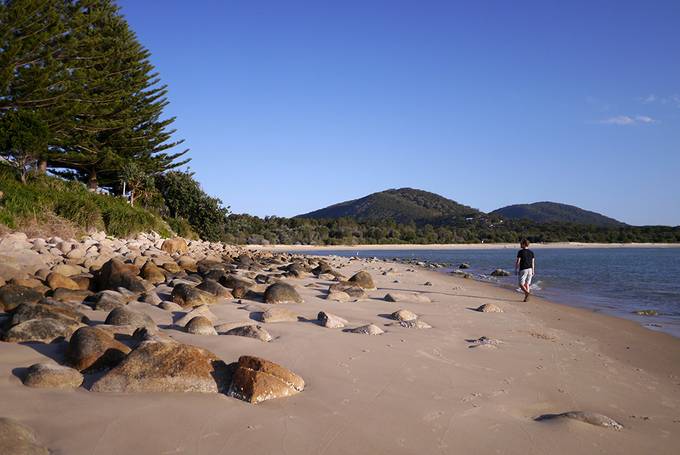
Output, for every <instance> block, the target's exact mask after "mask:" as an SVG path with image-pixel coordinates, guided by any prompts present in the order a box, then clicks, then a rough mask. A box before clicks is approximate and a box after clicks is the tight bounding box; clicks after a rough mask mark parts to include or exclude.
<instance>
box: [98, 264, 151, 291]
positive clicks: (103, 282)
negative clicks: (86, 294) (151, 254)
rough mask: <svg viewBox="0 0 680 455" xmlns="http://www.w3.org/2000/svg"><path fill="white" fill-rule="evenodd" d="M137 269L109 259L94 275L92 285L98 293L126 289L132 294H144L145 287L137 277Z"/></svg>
mask: <svg viewBox="0 0 680 455" xmlns="http://www.w3.org/2000/svg"><path fill="white" fill-rule="evenodd" d="M138 272H139V269H137V267H135V266H133V265H130V264H125V263H123V262H122V261H121V260H120V259H110V260H109V261H107V262H106V263H105V264H104V265H103V266H102V268H101V269H99V270H98V271H97V272H96V273H95V275H94V285H95V288H96V289H97V290H98V291H103V290H105V289H114V290H115V289H117V288H126V289H128V290H130V291H132V292H144V291H145V290H146V287H145V286H144V282H143V281H142V279H141V278H140V277H138V276H137V273H138Z"/></svg>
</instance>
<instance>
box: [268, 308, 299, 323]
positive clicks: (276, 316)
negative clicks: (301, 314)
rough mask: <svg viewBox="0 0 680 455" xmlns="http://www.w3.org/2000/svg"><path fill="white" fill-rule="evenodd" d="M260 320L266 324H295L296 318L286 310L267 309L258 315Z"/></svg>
mask: <svg viewBox="0 0 680 455" xmlns="http://www.w3.org/2000/svg"><path fill="white" fill-rule="evenodd" d="M260 320H261V321H262V322H266V323H272V322H296V321H297V320H298V316H297V314H296V313H294V312H293V311H291V310H289V309H288V308H269V309H268V310H267V311H265V312H264V313H262V315H260Z"/></svg>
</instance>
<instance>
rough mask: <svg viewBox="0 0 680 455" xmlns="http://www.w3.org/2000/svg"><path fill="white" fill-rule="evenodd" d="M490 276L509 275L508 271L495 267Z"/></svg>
mask: <svg viewBox="0 0 680 455" xmlns="http://www.w3.org/2000/svg"><path fill="white" fill-rule="evenodd" d="M491 276H510V272H508V271H507V270H503V269H496V270H494V271H493V272H491Z"/></svg>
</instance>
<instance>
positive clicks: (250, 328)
mask: <svg viewBox="0 0 680 455" xmlns="http://www.w3.org/2000/svg"><path fill="white" fill-rule="evenodd" d="M224 334H225V335H235V336H239V337H246V338H255V339H256V340H260V341H264V342H269V341H271V340H272V336H271V335H270V334H269V332H267V331H266V330H265V329H263V328H262V327H260V326H259V325H252V324H249V325H242V326H241V327H234V328H233V329H230V330H227V331H226V332H225V333H224Z"/></svg>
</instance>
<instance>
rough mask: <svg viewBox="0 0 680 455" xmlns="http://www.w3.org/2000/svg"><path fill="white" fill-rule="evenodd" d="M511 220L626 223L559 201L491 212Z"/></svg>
mask: <svg viewBox="0 0 680 455" xmlns="http://www.w3.org/2000/svg"><path fill="white" fill-rule="evenodd" d="M491 215H500V216H502V217H504V218H508V219H511V220H519V219H526V220H531V221H534V222H536V223H574V224H583V225H592V226H604V227H616V226H626V224H625V223H622V222H621V221H618V220H615V219H613V218H609V217H606V216H604V215H601V214H599V213H596V212H591V211H589V210H583V209H581V208H579V207H576V206H573V205H567V204H558V203H557V202H535V203H533V204H516V205H509V206H507V207H503V208H500V209H497V210H494V211H493V212H491Z"/></svg>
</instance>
